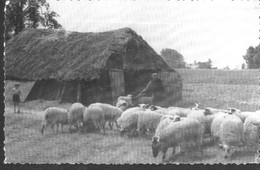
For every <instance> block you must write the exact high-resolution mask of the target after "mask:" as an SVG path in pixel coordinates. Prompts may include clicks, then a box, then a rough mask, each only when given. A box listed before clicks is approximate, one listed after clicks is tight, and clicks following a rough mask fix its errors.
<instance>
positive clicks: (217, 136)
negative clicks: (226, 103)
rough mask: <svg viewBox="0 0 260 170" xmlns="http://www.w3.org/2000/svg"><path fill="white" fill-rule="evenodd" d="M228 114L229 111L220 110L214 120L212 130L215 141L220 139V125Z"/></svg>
mask: <svg viewBox="0 0 260 170" xmlns="http://www.w3.org/2000/svg"><path fill="white" fill-rule="evenodd" d="M226 116H228V114H227V113H224V112H219V113H218V114H217V115H216V116H215V117H214V119H213V120H212V122H211V127H210V130H211V135H212V139H213V142H216V141H218V140H219V139H220V125H221V123H222V121H223V120H224V118H225V117H226Z"/></svg>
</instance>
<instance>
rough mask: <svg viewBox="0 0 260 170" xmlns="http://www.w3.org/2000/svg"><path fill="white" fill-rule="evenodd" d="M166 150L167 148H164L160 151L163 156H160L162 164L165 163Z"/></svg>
mask: <svg viewBox="0 0 260 170" xmlns="http://www.w3.org/2000/svg"><path fill="white" fill-rule="evenodd" d="M167 150H168V148H166V147H164V148H163V149H162V153H163V156H162V162H164V161H165V158H166V152H167Z"/></svg>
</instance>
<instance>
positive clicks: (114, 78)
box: [109, 69, 125, 105]
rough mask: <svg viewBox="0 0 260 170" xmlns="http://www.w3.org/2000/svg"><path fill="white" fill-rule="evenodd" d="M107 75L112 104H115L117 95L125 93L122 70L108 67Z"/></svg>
mask: <svg viewBox="0 0 260 170" xmlns="http://www.w3.org/2000/svg"><path fill="white" fill-rule="evenodd" d="M109 77H110V81H111V89H112V99H113V104H114V105H115V104H116V101H117V98H118V97H119V96H122V95H125V82H124V71H123V70H119V69H110V70H109Z"/></svg>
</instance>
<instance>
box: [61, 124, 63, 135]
mask: <svg viewBox="0 0 260 170" xmlns="http://www.w3.org/2000/svg"><path fill="white" fill-rule="evenodd" d="M61 132H62V133H63V124H61Z"/></svg>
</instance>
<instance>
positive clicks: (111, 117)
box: [89, 103, 123, 129]
mask: <svg viewBox="0 0 260 170" xmlns="http://www.w3.org/2000/svg"><path fill="white" fill-rule="evenodd" d="M93 106H94V107H100V108H101V109H102V111H103V113H104V115H105V121H106V122H109V127H110V129H112V128H113V123H115V124H116V126H117V129H118V124H117V119H118V118H119V117H120V116H121V114H122V113H123V111H122V110H121V109H120V108H117V107H115V106H112V105H110V104H107V103H93V104H91V105H89V107H93Z"/></svg>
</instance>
